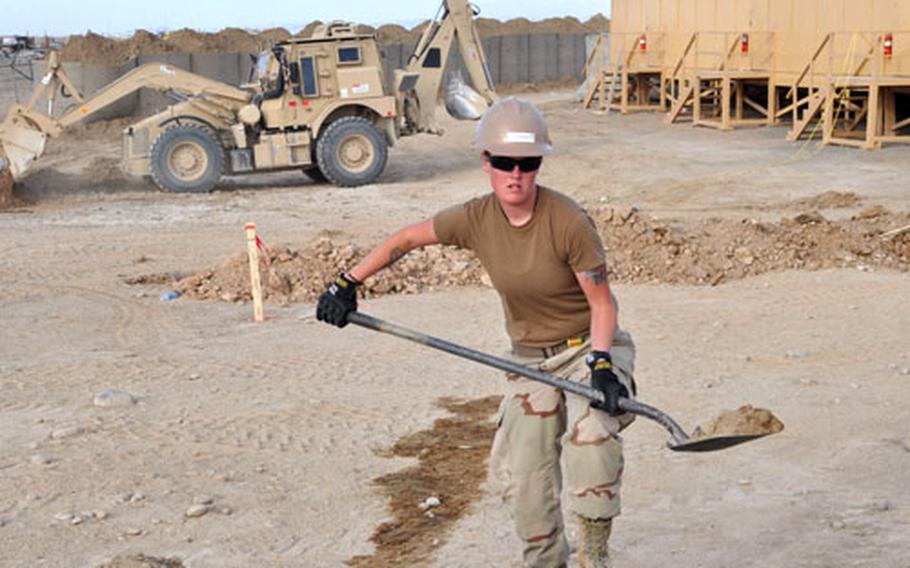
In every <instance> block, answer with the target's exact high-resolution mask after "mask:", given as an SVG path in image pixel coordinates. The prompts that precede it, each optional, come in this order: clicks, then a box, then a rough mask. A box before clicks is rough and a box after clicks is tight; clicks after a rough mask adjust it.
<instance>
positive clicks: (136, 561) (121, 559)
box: [98, 554, 183, 568]
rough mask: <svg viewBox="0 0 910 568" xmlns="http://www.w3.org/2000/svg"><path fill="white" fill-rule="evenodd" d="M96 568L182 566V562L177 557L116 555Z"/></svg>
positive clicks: (176, 567) (167, 567) (163, 567)
mask: <svg viewBox="0 0 910 568" xmlns="http://www.w3.org/2000/svg"><path fill="white" fill-rule="evenodd" d="M98 568H183V562H181V561H180V559H179V558H159V557H157V556H146V555H145V554H137V555H131V556H117V557H116V558H114V559H113V560H111V561H110V562H106V563H104V564H101V565H100V566H98Z"/></svg>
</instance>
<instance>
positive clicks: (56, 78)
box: [0, 53, 252, 179]
mask: <svg viewBox="0 0 910 568" xmlns="http://www.w3.org/2000/svg"><path fill="white" fill-rule="evenodd" d="M143 88H146V89H154V90H156V91H161V92H175V93H178V94H180V95H182V96H184V97H193V98H194V99H195V100H197V102H198V104H201V105H205V106H208V107H211V110H212V112H213V114H215V115H223V116H224V117H225V118H226V119H228V118H229V116H231V112H230V111H232V110H236V109H238V108H240V107H242V106H244V105H246V104H248V103H249V102H250V100H251V99H252V93H251V92H250V91H246V90H243V89H239V88H237V87H233V86H231V85H228V84H227V83H222V82H220V81H215V80H213V79H208V78H206V77H202V76H200V75H196V74H194V73H190V72H189V71H184V70H182V69H178V68H176V67H173V66H171V65H167V64H161V63H149V64H146V65H142V66H141V67H137V68H136V69H133V70H132V71H130V72H129V73H126V74H124V75H123V76H122V77H120V78H119V79H117V80H115V81H113V82H112V83H110V84H109V85H107V86H105V87H104V88H102V89H101V90H99V91H98V92H97V93H95V94H94V95H93V96H91V97H90V98H88V99H86V98H84V97H83V96H82V95H81V94H80V93H79V92H78V91H77V90H76V88H75V86H74V85H73V84H72V82H71V81H70V80H69V78H68V77H67V76H66V73H65V72H64V71H63V68H62V67H61V66H60V63H59V62H58V60H57V57H56V54H55V53H52V54H51V56H50V58H49V60H48V67H47V72H46V73H45V75H44V77H43V78H42V80H41V84H40V85H39V86H38V88H37V89H36V90H35V93H34V94H33V95H32V97H31V99H29V101H28V103H27V104H26V105H25V106H22V105H15V106H13V107H12V108H11V109H10V111H9V113H7V116H6V119H5V120H4V121H3V122H2V123H0V175H2V174H3V173H4V169H8V170H9V173H8V174H7V177H9V176H10V175H11V177H12V178H13V179H18V178H20V177H21V176H22V175H23V174H24V173H25V171H26V170H27V169H28V167H29V166H30V165H31V163H32V162H33V161H34V160H35V159H37V158H38V157H39V156H41V154H42V153H43V152H44V145H45V143H46V142H47V138H48V137H49V136H58V135H59V134H60V133H61V132H63V130H65V129H66V128H67V127H69V126H72V125H73V124H75V123H77V122H79V121H81V120H84V119H86V118H88V117H90V116H92V115H93V114H94V113H96V112H98V111H99V110H101V109H103V108H105V107H106V106H108V105H110V104H112V103H115V102H117V101H119V100H121V99H123V98H124V97H127V96H129V95H131V94H132V93H134V92H136V91H138V90H139V89H143ZM63 90H65V91H66V92H68V93H69V94H70V95H71V96H72V97H74V98H75V99H76V101H77V102H78V103H79V104H78V105H76V106H75V108H72V109H71V110H68V111H66V112H64V113H63V114H61V115H60V116H57V117H55V116H54V104H55V99H56V96H57V93H58V92H61V91H63ZM45 94H46V95H47V112H46V113H45V112H41V111H39V110H37V108H36V107H37V106H38V102H39V101H40V99H41V97H42V95H45Z"/></svg>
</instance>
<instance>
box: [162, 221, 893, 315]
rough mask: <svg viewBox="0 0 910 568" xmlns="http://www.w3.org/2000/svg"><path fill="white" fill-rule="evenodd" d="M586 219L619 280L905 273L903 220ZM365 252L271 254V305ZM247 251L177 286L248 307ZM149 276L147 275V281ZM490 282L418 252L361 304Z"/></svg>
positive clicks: (435, 250) (326, 248) (462, 258)
mask: <svg viewBox="0 0 910 568" xmlns="http://www.w3.org/2000/svg"><path fill="white" fill-rule="evenodd" d="M592 217H593V219H594V220H595V222H596V224H597V225H598V229H599V231H600V233H601V235H602V237H603V239H604V244H605V246H606V247H607V251H608V252H607V254H608V257H609V259H610V263H609V268H610V277H611V279H612V280H614V281H616V282H628V283H663V284H694V285H717V284H720V283H722V282H725V281H729V280H738V279H741V278H745V277H748V276H756V275H759V274H763V273H765V272H770V271H774V270H786V269H797V270H819V269H823V268H845V267H854V268H863V269H870V268H886V269H892V270H901V271H908V270H910V232H906V233H902V234H898V235H895V236H893V237H892V238H887V239H882V238H880V235H882V234H883V233H884V232H886V231H888V230H891V229H894V228H896V227H901V226H904V225H907V224H908V223H910V214H906V213H904V214H896V213H892V212H889V211H887V210H885V209H882V208H879V207H873V208H869V209H867V210H866V211H864V212H862V213H860V214H858V215H856V216H855V217H853V218H852V219H846V220H842V221H828V220H826V219H825V218H824V217H823V216H822V215H821V214H820V213H817V212H814V213H804V214H800V215H797V216H796V217H794V218H785V219H782V220H781V221H779V222H776V223H765V222H759V221H756V220H753V219H742V220H731V219H707V220H704V221H701V222H698V223H696V224H694V225H689V226H686V225H679V226H674V225H670V224H669V223H666V222H664V221H660V220H656V219H649V218H648V217H646V216H645V215H644V214H642V213H641V212H639V211H637V210H636V209H634V208H629V207H627V208H610V207H602V208H599V209H596V210H594V211H593V212H592ZM366 252H368V251H367V250H366V249H364V248H361V247H358V246H356V245H352V244H341V245H338V244H336V243H334V242H332V241H331V240H330V239H328V238H321V239H319V240H318V241H316V243H314V244H313V245H311V246H309V247H306V248H304V249H302V250H294V249H291V248H288V247H280V248H276V249H273V250H272V251H271V252H270V254H269V258H270V263H269V266H268V267H267V268H265V270H264V272H263V288H264V291H263V293H264V298H265V300H266V301H268V302H271V303H277V304H282V305H286V304H288V303H293V302H313V301H315V300H316V299H317V298H318V297H319V294H321V293H322V291H323V290H324V289H325V286H326V283H328V282H330V281H331V280H332V279H333V278H335V276H336V275H337V274H338V273H339V272H340V271H343V270H347V269H349V268H351V267H353V266H354V265H355V264H356V263H357V261H359V260H360V259H361V258H362V257H363V256H364V255H365V254H366ZM247 262H248V261H247V257H246V255H245V254H238V255H236V256H234V257H231V258H229V259H228V260H227V261H226V262H225V263H224V264H223V265H222V266H221V267H219V268H216V269H212V270H206V271H204V272H200V273H198V274H195V275H193V276H189V277H186V278H184V279H182V280H180V281H179V282H177V283H176V288H175V289H176V290H178V291H179V292H180V293H181V294H182V295H185V296H188V297H190V298H196V299H204V300H222V301H226V302H247V301H249V300H250V299H251V293H250V283H249V268H248V265H247ZM153 277H154V275H151V276H148V275H147V276H146V281H153V280H148V279H149V278H153ZM478 285H489V280H488V277H487V275H486V273H485V271H484V270H483V268H482V267H481V266H480V262H479V261H478V260H477V259H476V257H475V256H474V255H473V253H471V252H469V251H462V250H458V249H456V248H453V247H441V246H433V247H427V248H425V249H423V250H415V251H412V252H411V253H409V254H408V255H407V256H405V257H404V258H403V259H401V260H400V261H399V262H397V263H396V264H394V265H392V266H391V267H390V268H389V269H387V270H384V271H381V272H380V273H379V274H377V275H376V276H374V277H373V278H370V279H368V280H367V281H366V282H365V283H364V287H363V289H364V295H365V297H367V298H370V297H376V296H381V295H385V294H391V293H403V294H416V293H420V292H425V291H432V290H437V289H441V288H448V287H453V286H478Z"/></svg>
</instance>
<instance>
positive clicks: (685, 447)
mask: <svg viewBox="0 0 910 568" xmlns="http://www.w3.org/2000/svg"><path fill="white" fill-rule="evenodd" d="M767 435H768V434H750V435H745V436H714V437H712V438H697V439H693V440H689V441H687V442H683V443H681V444H667V446H668V447H669V448H670V449H671V450H673V451H674V452H715V451H717V450H723V449H726V448H729V447H732V446H737V445H739V444H743V443H745V442H751V441H752V440H757V439H758V438H763V437H764V436H767Z"/></svg>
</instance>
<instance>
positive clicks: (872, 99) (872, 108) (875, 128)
mask: <svg viewBox="0 0 910 568" xmlns="http://www.w3.org/2000/svg"><path fill="white" fill-rule="evenodd" d="M879 107H880V105H879V104H878V81H877V80H876V78H875V77H873V78H872V83H871V84H870V85H869V107H868V108H869V111H868V112H867V113H866V143H865V145H864V146H863V147H864V148H865V149H867V150H871V149H873V148H875V147H876V146H877V145H879V144H881V142H879V140H878V136H879V124H880V122H881V109H880V108H879Z"/></svg>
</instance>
